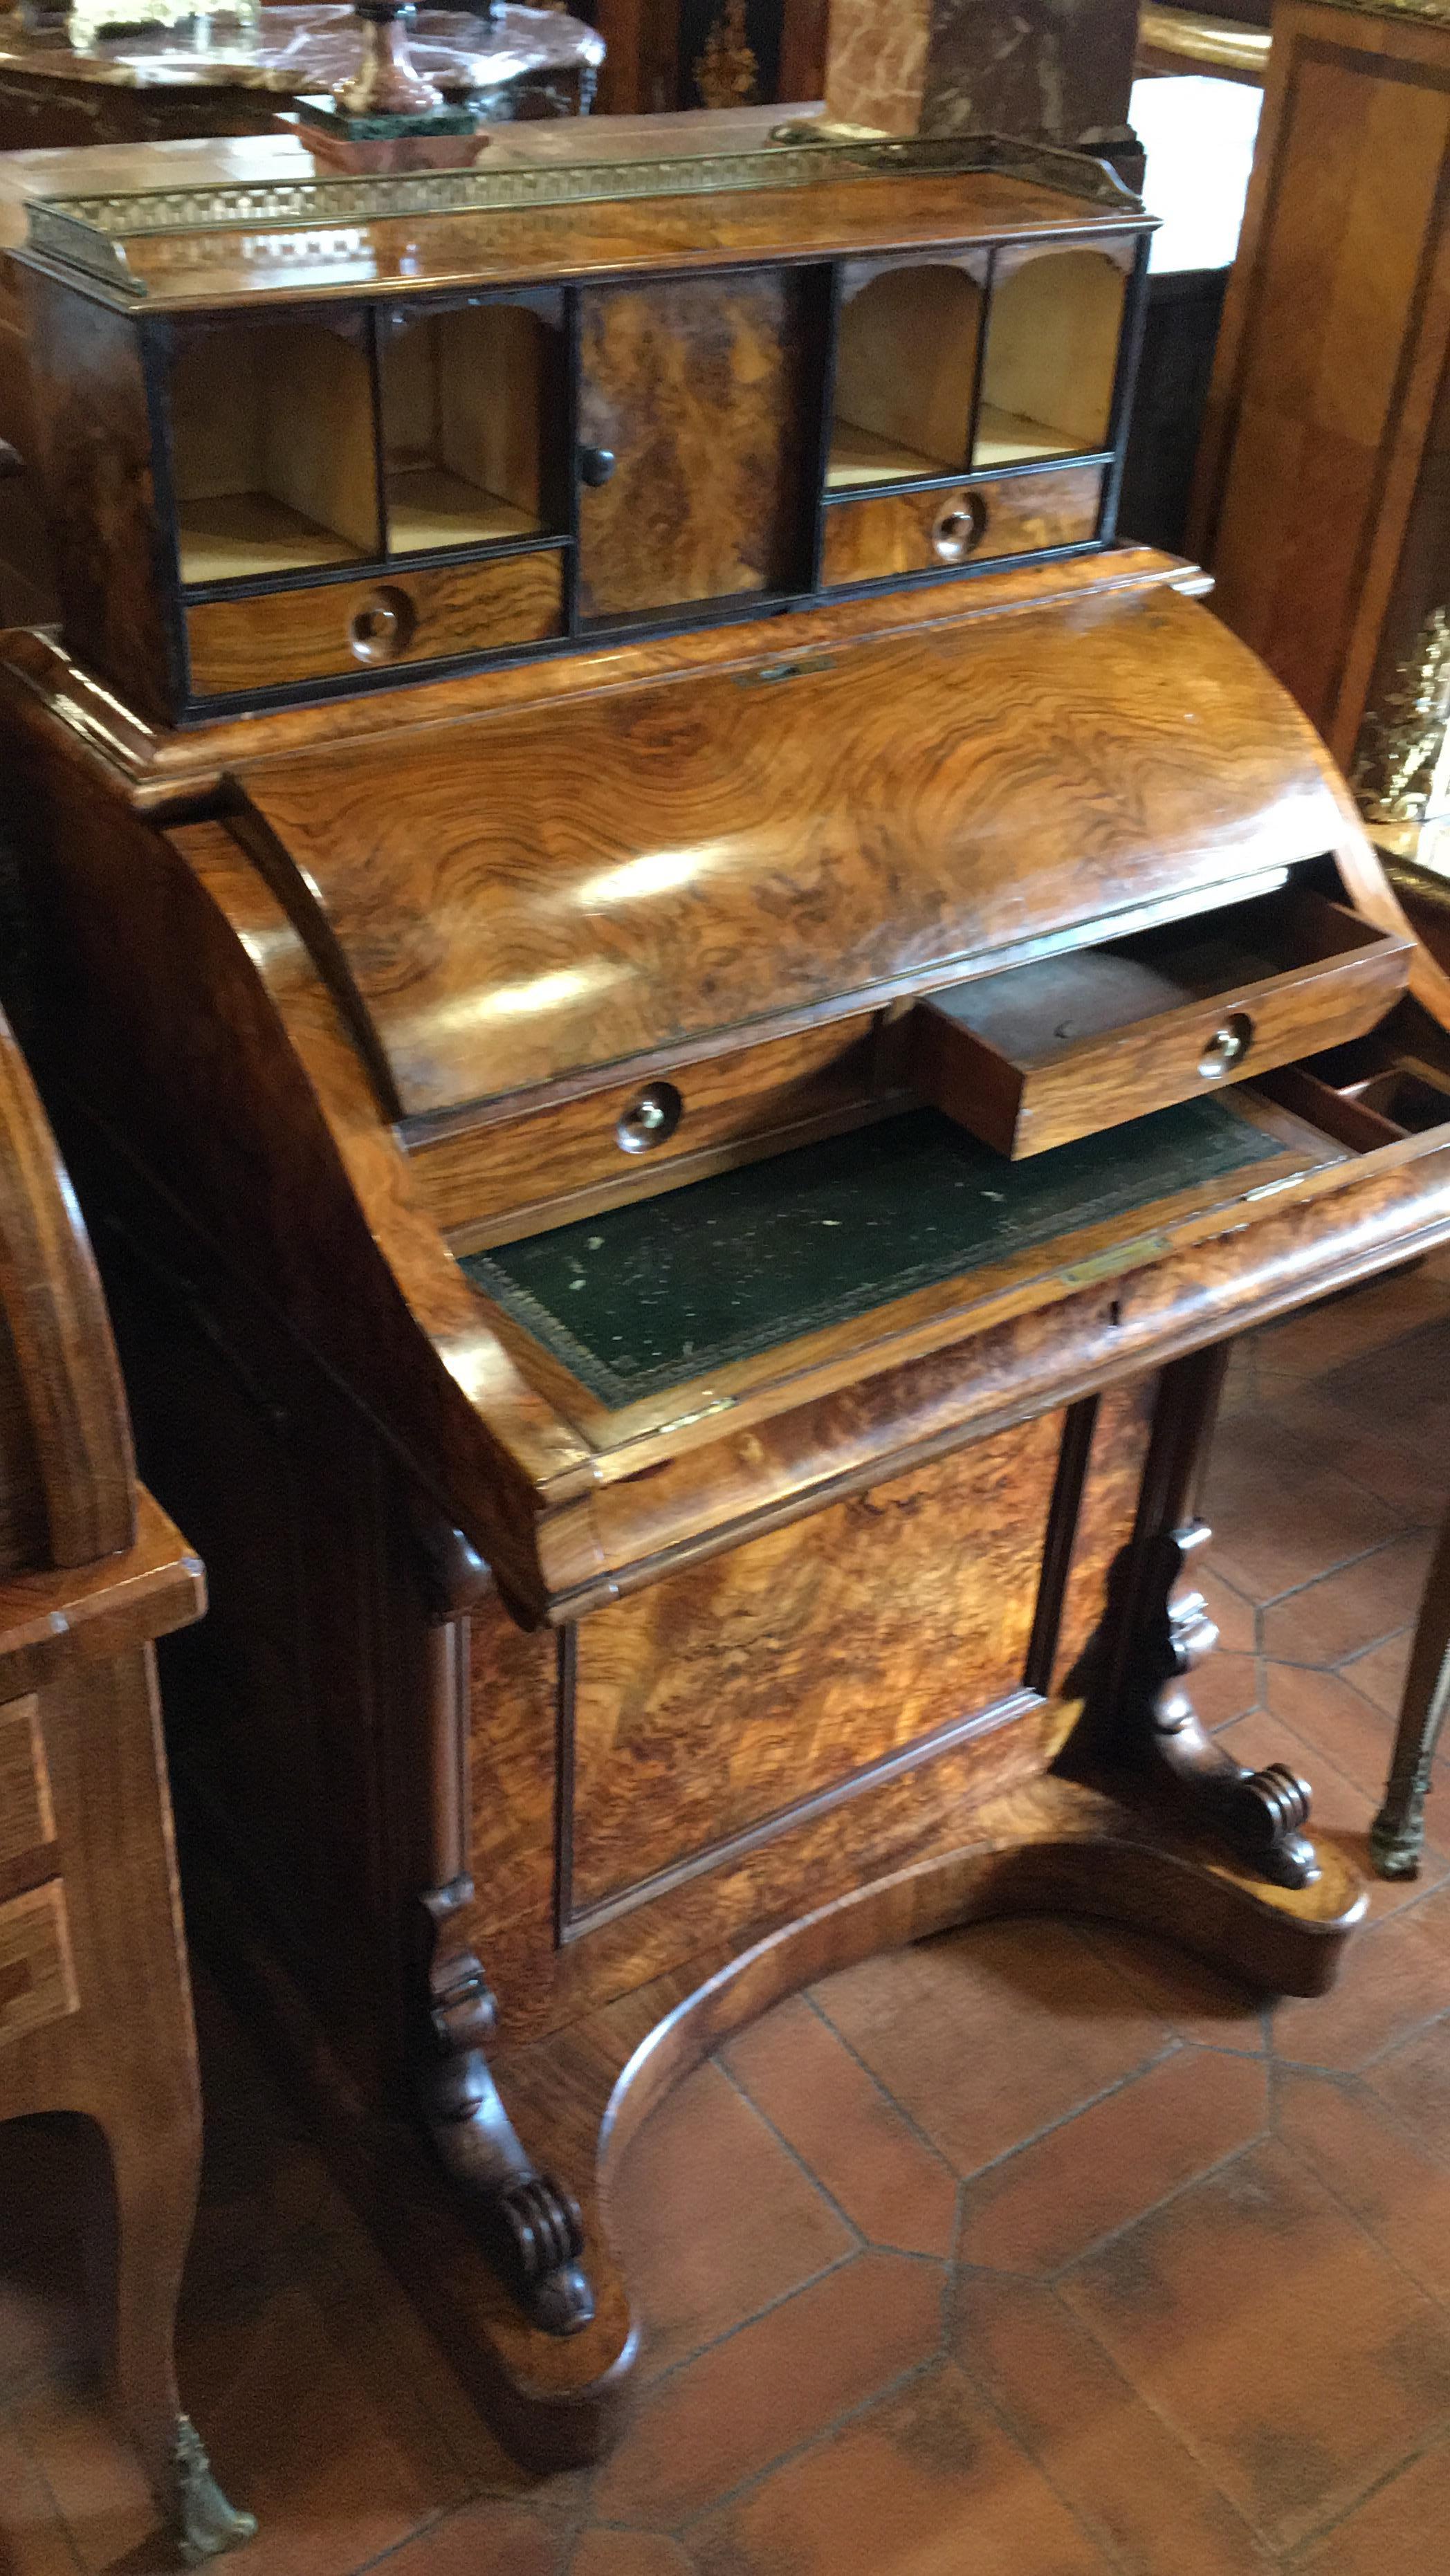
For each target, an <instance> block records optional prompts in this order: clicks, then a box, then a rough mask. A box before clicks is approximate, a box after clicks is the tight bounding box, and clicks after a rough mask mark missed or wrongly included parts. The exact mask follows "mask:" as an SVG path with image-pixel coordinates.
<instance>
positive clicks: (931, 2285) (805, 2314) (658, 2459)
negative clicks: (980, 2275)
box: [594, 2252, 945, 2526]
mask: <svg viewBox="0 0 1450 2576" xmlns="http://www.w3.org/2000/svg"><path fill="white" fill-rule="evenodd" d="M944 2281H945V2274H944V2272H943V2271H942V2269H941V2268H940V2267H939V2266H938V2265H937V2264H935V2263H926V2262H921V2261H919V2260H917V2259H915V2258H913V2257H912V2256H909V2255H905V2254H878V2253H874V2252H873V2253H867V2254H860V2255H858V2256H857V2258H856V2260H855V2261H854V2262H853V2263H848V2264H846V2265H845V2267H844V2268H843V2269H842V2270H840V2271H838V2272H833V2273H832V2274H831V2275H830V2277H829V2279H827V2280H824V2281H817V2282H814V2283H813V2284H812V2286H811V2287H810V2288H809V2289H807V2290H798V2291H797V2293H796V2295H795V2297H794V2298H793V2299H787V2300H786V2301H785V2302H784V2303H783V2304H782V2305H781V2306H780V2307H778V2308H772V2309H771V2310H770V2312H769V2314H768V2315H766V2316H763V2317H757V2318H756V2319H755V2320H754V2322H753V2323H752V2324H750V2325H747V2326H742V2327H741V2329H740V2331H739V2333H738V2334H733V2335H729V2336H727V2337H726V2339H725V2341H724V2342H723V2343H717V2344H715V2345H714V2346H713V2347H712V2349H711V2350H710V2351H709V2352H705V2353H702V2354H701V2355H700V2357H699V2359H698V2360H697V2361H692V2362H686V2363H685V2365H684V2367H683V2368H682V2369H680V2370H676V2371H672V2372H671V2373H670V2374H669V2376H668V2377H667V2378H665V2379H663V2380H659V2381H657V2382H656V2383H655V2385H654V2386H653V2387H652V2388H650V2389H649V2390H647V2391H646V2393H645V2395H644V2397H643V2399H642V2401H641V2403H640V2406H639V2408H638V2410H637V2412H636V2414H635V2416H634V2419H633V2421H632V2423H631V2424H630V2427H629V2430H628V2432H627V2433H626V2435H625V2439H624V2441H623V2443H622V2445H621V2447H620V2449H619V2450H618V2451H617V2452H616V2453H615V2455H614V2457H613V2459H611V2460H609V2461H608V2462H606V2464H605V2467H604V2468H603V2470H602V2471H601V2473H600V2477H599V2481H598V2484H597V2486H596V2489H595V2495H594V2505H595V2510H596V2511H597V2512H598V2513H600V2514H601V2515H602V2516H603V2517H604V2518H605V2519H606V2520H607V2521H631V2520H633V2521H639V2522H642V2523H647V2524H650V2523H654V2524H665V2525H668V2526H673V2525H674V2524H676V2523H680V2522H684V2521H686V2520H687V2519H689V2518H690V2517H691V2516H692V2515H694V2514H698V2513H702V2512H703V2511H704V2510H705V2509H706V2507H707V2506H709V2505H712V2504H716V2503H718V2502H719V2501H720V2499H721V2498H722V2497H724V2496H726V2495H728V2494H729V2493H730V2492H731V2491H732V2489H734V2488H735V2487H738V2486H740V2485H741V2484H742V2483H743V2481H744V2480H745V2479H747V2478H753V2477H757V2476H758V2475H759V2474H760V2472H761V2471H762V2470H763V2469H767V2468H769V2466H770V2464H771V2462H772V2461H774V2460H778V2459H780V2458H782V2457H783V2456H784V2454H785V2453H786V2452H788V2451H794V2450H797V2449H799V2447H800V2445H801V2444H802V2443H803V2442H808V2441H811V2440H813V2439H814V2438H815V2437H816V2435H818V2434H820V2433H822V2432H824V2431H825V2430H826V2429H827V2427H828V2426H829V2425H830V2424H831V2423H832V2422H833V2421H834V2420H835V2418H836V2417H837V2416H838V2415H840V2414H842V2413H843V2412H844V2411H845V2410H846V2409H847V2408H848V2407H852V2406H859V2405H860V2404H862V2403H863V2401H864V2400H865V2399H866V2398H868V2397H871V2396H873V2395H874V2394H875V2393H876V2391H877V2390H878V2389H881V2388H883V2387H885V2386H886V2385H887V2384H888V2382H889V2381H891V2380H893V2379H896V2378H899V2377H900V2375H901V2373H902V2372H903V2371H906V2370H911V2369H914V2368H915V2367H916V2366H917V2365H918V2364H920V2363H921V2362H924V2361H929V2360H930V2359H932V2358H933V2356H934V2355H935V2354H936V2353H937V2352H938V2351H939V2350H940V2347H941V2339H942V2292H943V2287H944Z"/></svg>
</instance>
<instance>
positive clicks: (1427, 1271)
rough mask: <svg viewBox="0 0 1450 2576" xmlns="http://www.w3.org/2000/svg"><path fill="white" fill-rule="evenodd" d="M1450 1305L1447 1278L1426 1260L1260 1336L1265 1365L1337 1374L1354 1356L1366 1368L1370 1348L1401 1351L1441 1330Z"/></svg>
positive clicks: (1292, 1317) (1292, 1372)
mask: <svg viewBox="0 0 1450 2576" xmlns="http://www.w3.org/2000/svg"><path fill="white" fill-rule="evenodd" d="M1446 1305H1447V1287H1446V1283H1445V1281H1444V1280H1443V1279H1442V1278H1441V1276H1440V1275H1439V1273H1438V1271H1437V1270H1435V1269H1434V1268H1432V1266H1431V1264H1430V1263H1429V1262H1422V1263H1420V1264H1419V1265H1418V1266H1417V1267H1416V1268H1415V1269H1413V1270H1402V1271H1394V1272H1392V1273H1391V1274H1390V1276H1389V1277H1388V1278H1385V1279H1377V1280H1373V1281H1371V1282H1370V1283H1369V1285H1368V1286H1366V1287H1363V1288H1355V1289H1350V1290H1348V1291H1347V1292H1341V1293H1338V1294H1336V1295H1335V1296H1333V1297H1327V1298H1324V1299H1322V1300H1321V1301H1320V1303H1319V1304H1317V1305H1314V1306H1306V1307H1304V1308H1302V1309H1301V1311H1300V1312H1299V1313H1298V1314H1297V1315H1289V1316H1286V1317H1285V1319H1284V1321H1283V1322H1282V1323H1280V1324H1271V1325H1269V1326H1268V1327H1267V1328H1266V1330H1265V1331H1264V1332H1263V1333H1261V1334H1259V1335H1257V1336H1256V1339H1257V1340H1258V1343H1259V1349H1260V1355H1261V1359H1262V1362H1263V1364H1264V1365H1265V1366H1266V1367H1268V1368H1271V1369H1277V1370H1278V1371H1280V1372H1281V1373H1282V1374H1284V1375H1291V1376H1297V1377H1318V1378H1323V1377H1332V1376H1333V1374H1334V1372H1335V1371H1336V1370H1337V1369H1340V1368H1342V1367H1344V1366H1345V1365H1346V1364H1347V1363H1349V1362H1351V1361H1353V1362H1356V1363H1357V1364H1358V1366H1359V1367H1360V1369H1364V1368H1365V1367H1366V1366H1367V1364H1368V1358H1369V1354H1370V1353H1371V1352H1377V1351H1384V1350H1387V1349H1388V1350H1398V1348H1399V1346H1400V1345H1402V1344H1403V1343H1404V1342H1406V1341H1407V1340H1409V1338H1410V1337H1411V1336H1412V1335H1413V1334H1415V1333H1418V1332H1422V1331H1429V1332H1431V1333H1437V1332H1438V1331H1439V1330H1440V1329H1441V1325H1442V1319H1443V1318H1444V1315H1445V1311H1446Z"/></svg>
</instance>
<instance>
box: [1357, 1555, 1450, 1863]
mask: <svg viewBox="0 0 1450 2576" xmlns="http://www.w3.org/2000/svg"><path fill="white" fill-rule="evenodd" d="M1447 1708H1450V1516H1447V1518H1446V1521H1445V1524H1444V1527H1443V1528H1442V1530H1441V1532H1440V1544H1439V1546H1438V1547H1437V1548H1436V1550H1435V1559H1434V1563H1433V1564H1432V1565H1431V1568H1430V1578H1429V1582H1428V1583H1427V1585H1426V1587H1425V1599H1424V1604H1423V1607H1422V1608H1421V1611H1420V1624H1419V1626H1418V1628H1417V1629H1416V1630H1415V1645H1414V1652H1413V1653H1412V1655H1411V1657H1410V1669H1409V1672H1408V1673H1407V1675H1406V1677H1405V1696H1404V1698H1403V1700H1402V1701H1401V1703H1400V1731H1399V1733H1398V1735H1397V1736H1396V1737H1395V1753H1394V1760H1393V1762H1392V1763H1391V1765H1390V1777H1389V1785H1388V1787H1387V1788H1386V1791H1385V1802H1384V1805H1383V1806H1382V1807H1381V1809H1380V1811H1379V1814H1378V1815H1377V1816H1376V1818H1375V1820H1374V1823H1373V1825H1372V1826H1371V1827H1370V1837H1369V1845H1370V1856H1371V1858H1372V1860H1373V1862H1374V1865H1375V1868H1376V1869H1377V1870H1378V1872H1379V1874H1380V1876H1381V1878H1418V1877H1419V1874H1420V1853H1421V1851H1422V1850H1423V1848H1424V1842H1425V1800H1426V1799H1427V1797H1428V1796H1429V1794H1430V1773H1431V1770H1432V1768H1433V1766H1434V1761H1435V1747H1436V1745H1437V1744H1438V1743H1439V1740H1440V1729H1441V1727H1442V1726H1443V1725H1444V1723H1445V1712H1446V1709H1447Z"/></svg>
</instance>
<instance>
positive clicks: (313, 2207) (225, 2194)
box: [185, 1968, 346, 2310]
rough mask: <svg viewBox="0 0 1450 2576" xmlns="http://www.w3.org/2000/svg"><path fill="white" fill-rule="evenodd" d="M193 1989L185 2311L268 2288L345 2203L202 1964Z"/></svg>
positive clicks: (284, 2275)
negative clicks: (192, 2219)
mask: <svg viewBox="0 0 1450 2576" xmlns="http://www.w3.org/2000/svg"><path fill="white" fill-rule="evenodd" d="M195 1996H196V2021H197V2041H198V2048H199V2053H200V2057H201V2074H202V2095H203V2101H204V2105H205V2112H206V2121H205V2153H204V2156H203V2159H202V2177H201V2203H200V2207H199V2208H198V2211H197V2219H196V2228H195V2231H194V2233H193V2237H192V2246H191V2255H190V2260H189V2262H188V2265H187V2278H186V2289H185V2297H186V2302H187V2306H188V2309H189V2310H190V2309H198V2310H199V2309H200V2308H202V2307H215V2306H217V2305H218V2304H219V2303H221V2302H225V2301H227V2300H235V2299H237V2298H256V2297H258V2296H260V2295H264V2294H265V2292H266V2291H267V2289H268V2288H269V2287H270V2286H271V2285H272V2284H274V2283H276V2282H279V2281H282V2280H285V2279H287V2278H288V2277H289V2274H290V2272H291V2271H292V2269H293V2268H294V2263H295V2262H296V2261H301V2260H302V2259H304V2258H303V2257H302V2254H301V2251H300V2246H301V2240H302V2239H303V2238H305V2237H306V2236H307V2235H308V2234H309V2233H310V2232H311V2231H312V2230H314V2229H316V2228H319V2227H327V2226H336V2225H338V2224H339V2223H340V2222H341V2221H342V2219H343V2215H344V2212H345V2207H346V2204H345V2203H344V2201H343V2199H342V2196H341V2194H340V2193H339V2191H338V2190H337V2188H336V2186H335V2184H334V2183H333V2181H332V2179H331V2177H330V2175H329V2173H328V2171H327V2167H326V2165H325V2163H324V2162H323V2159H322V2155H321V2153H320V2151H319V2149H318V2147H317V2145H316V2143H315V2142H314V2141H313V2140H312V2139H311V2138H310V2137H309V2136H308V2134H307V2130H306V2126H305V2123H304V2122H303V2120H302V2119H301V2117H300V2115H299V2114H298V2113H297V2112H296V2111H295V2110H294V2109H293V2108H292V2106H291V2105H290V2104H289V2103H288V2102H287V2100H286V2099H285V2097H284V2095H283V2094H282V2092H281V2089H280V2087H279V2086H278V2085H277V2084H276V2083H275V2082H274V2081H273V2080H272V2078H271V2076H270V2075H269V2073H268V2071H267V2069H266V2067H265V2065H264V2064H263V2062H262V2060H261V2058H260V2057H259V2056H258V2054H257V2052H256V2050H255V2049H254V2047H253V2045H252V2043H251V2041H250V2039H249V2037H248V2036H247V2033H246V2032H245V2030H244V2029H243V2027H242V2025H241V2023H240V2022H239V2021H238V2020H237V2018H236V2015H235V2014H234V2013H233V2012H232V2010H231V2008H230V2006H229V2005H228V2004H227V2003H226V2002H225V2001H224V2000H223V1998H222V1996H221V1995H220V1994H219V1993H218V1991H217V1988H216V1986H215V1984H214V1983H213V1981H212V1979H211V1978H210V1977H209V1976H208V1975H207V1974H206V1972H205V1969H204V1968H203V1969H201V1970H200V1972H199V1973H198V1975H197V1978H196V1984H195Z"/></svg>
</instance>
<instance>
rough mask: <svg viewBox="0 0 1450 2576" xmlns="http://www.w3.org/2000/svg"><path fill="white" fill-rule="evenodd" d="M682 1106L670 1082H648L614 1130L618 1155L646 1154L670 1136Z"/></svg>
mask: <svg viewBox="0 0 1450 2576" xmlns="http://www.w3.org/2000/svg"><path fill="white" fill-rule="evenodd" d="M684 1107H685V1104H684V1102H683V1100H682V1099H681V1097H680V1095H679V1093H678V1091H677V1090H676V1089H675V1086H674V1084H673V1083H672V1082H652V1083H651V1084H650V1085H649V1088H648V1090H646V1091H642V1092H641V1093H640V1095H639V1098H638V1099H637V1100H634V1101H631V1103H630V1105H629V1107H628V1109H626V1111H625V1113H624V1115H623V1117H622V1118H621V1119H620V1120H619V1121H618V1122H617V1124H616V1126H615V1130H614V1135H615V1142H616V1143H617V1144H618V1146H619V1149H620V1152H621V1153H622V1154H647V1153H648V1152H649V1150H650V1147H651V1146H652V1145H663V1144H664V1143H665V1141H666V1139H667V1138H668V1137H670V1136H673V1134H674V1132H675V1129H676V1128H677V1127H678V1125H679V1123H680V1119H681V1117H682V1116H683V1114H684Z"/></svg>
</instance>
